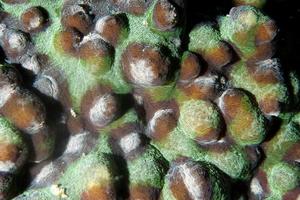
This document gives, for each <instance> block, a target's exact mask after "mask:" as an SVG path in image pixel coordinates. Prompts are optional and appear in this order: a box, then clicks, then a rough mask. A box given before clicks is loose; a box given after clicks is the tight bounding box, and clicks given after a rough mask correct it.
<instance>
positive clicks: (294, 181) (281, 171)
mask: <svg viewBox="0 0 300 200" xmlns="http://www.w3.org/2000/svg"><path fill="white" fill-rule="evenodd" d="M268 182H269V185H270V188H271V190H272V192H274V193H281V194H282V195H283V194H284V193H285V192H287V191H289V190H291V189H294V188H296V187H297V186H298V185H299V183H300V168H299V167H297V166H292V165H290V164H287V163H283V162H279V163H278V164H275V165H274V166H272V168H271V169H270V171H268Z"/></svg>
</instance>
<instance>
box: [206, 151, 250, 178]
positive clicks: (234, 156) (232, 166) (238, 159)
mask: <svg viewBox="0 0 300 200" xmlns="http://www.w3.org/2000/svg"><path fill="white" fill-rule="evenodd" d="M205 160H206V161H207V162H209V163H211V164H214V165H215V166H216V167H218V168H219V169H220V170H221V171H223V172H224V173H226V174H227V175H228V176H229V177H231V178H232V179H234V180H248V179H249V178H250V174H251V163H250V161H249V159H248V158H247V155H246V154H245V152H244V150H243V149H242V148H241V147H240V146H238V145H231V146H230V147H229V149H228V150H224V151H220V152H218V151H208V152H207V155H206V157H205Z"/></svg>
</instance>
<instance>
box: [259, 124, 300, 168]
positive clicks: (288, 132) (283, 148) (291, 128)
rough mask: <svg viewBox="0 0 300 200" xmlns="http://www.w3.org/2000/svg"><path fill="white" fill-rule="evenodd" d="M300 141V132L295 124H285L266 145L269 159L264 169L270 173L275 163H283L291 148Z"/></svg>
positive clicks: (265, 162)
mask: <svg viewBox="0 0 300 200" xmlns="http://www.w3.org/2000/svg"><path fill="white" fill-rule="evenodd" d="M299 141H300V130H299V128H298V126H297V125H296V124H295V123H293V122H284V123H283V124H282V125H281V127H280V129H279V130H278V132H277V133H276V135H275V136H274V137H273V138H272V140H270V141H268V142H266V143H265V144H264V150H265V153H266V155H267V159H266V160H265V161H264V163H263V165H262V167H263V169H264V170H266V171H268V170H269V169H270V168H271V167H272V166H273V165H274V164H275V163H278V162H281V161H282V158H283V156H284V155H285V153H286V152H287V150H288V149H289V148H291V147H292V146H293V145H294V144H296V143H297V142H299Z"/></svg>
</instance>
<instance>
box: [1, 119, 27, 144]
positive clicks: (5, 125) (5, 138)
mask: <svg viewBox="0 0 300 200" xmlns="http://www.w3.org/2000/svg"><path fill="white" fill-rule="evenodd" d="M0 143H9V144H14V145H17V146H21V147H23V148H24V147H25V143H24V141H23V140H22V138H21V136H20V133H19V131H18V130H17V129H16V128H15V127H14V126H13V125H12V124H11V123H10V122H9V121H8V120H7V119H5V118H3V117H0Z"/></svg>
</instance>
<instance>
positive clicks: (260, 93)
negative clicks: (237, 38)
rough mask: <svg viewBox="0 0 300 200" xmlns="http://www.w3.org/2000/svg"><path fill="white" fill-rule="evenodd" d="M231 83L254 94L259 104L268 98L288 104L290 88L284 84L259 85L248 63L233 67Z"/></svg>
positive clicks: (237, 64)
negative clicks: (252, 75)
mask: <svg viewBox="0 0 300 200" xmlns="http://www.w3.org/2000/svg"><path fill="white" fill-rule="evenodd" d="M230 78H231V79H230V83H231V84H232V85H233V86H234V87H236V88H242V89H244V90H247V91H249V92H250V93H252V94H253V95H254V96H255V98H256V101H257V102H258V103H259V102H261V101H263V100H264V99H266V98H268V97H270V96H271V97H275V98H276V99H277V100H278V102H280V103H283V104H285V103H287V102H288V98H289V95H288V88H287V87H286V85H285V84H284V83H283V82H279V83H276V84H274V83H270V84H263V85H262V84H259V83H257V82H256V81H255V80H254V79H253V78H252V77H251V75H250V73H249V71H248V69H247V66H246V63H244V62H238V63H236V64H235V65H233V66H232V69H231V72H230Z"/></svg>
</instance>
